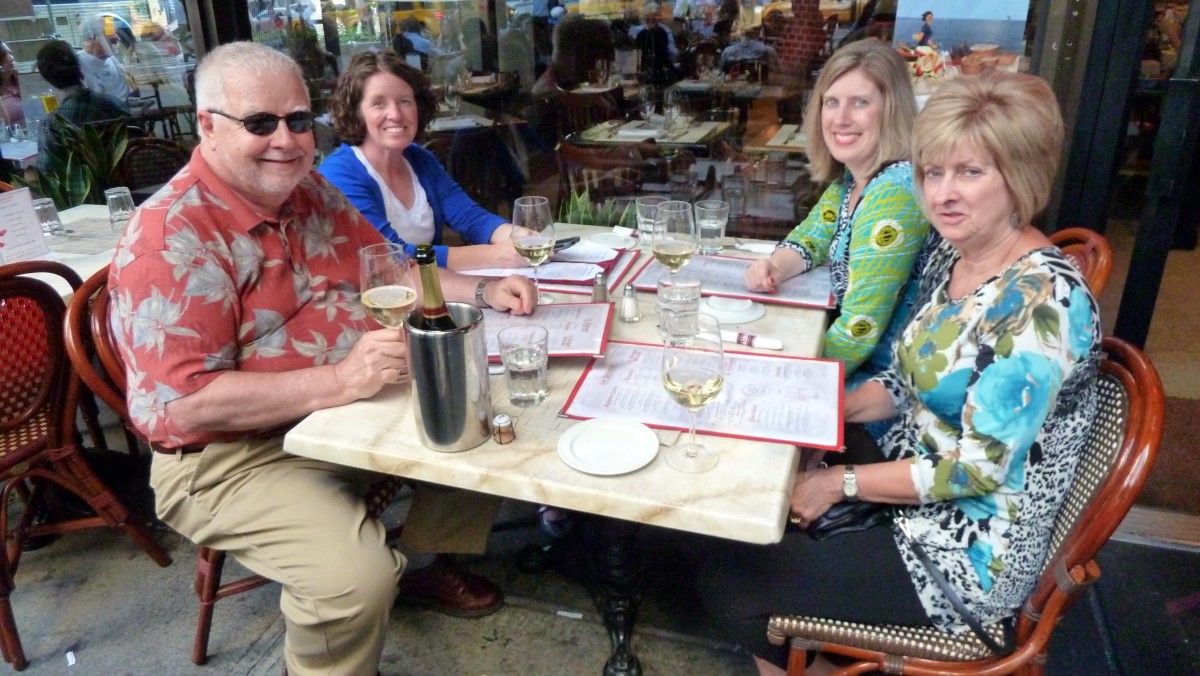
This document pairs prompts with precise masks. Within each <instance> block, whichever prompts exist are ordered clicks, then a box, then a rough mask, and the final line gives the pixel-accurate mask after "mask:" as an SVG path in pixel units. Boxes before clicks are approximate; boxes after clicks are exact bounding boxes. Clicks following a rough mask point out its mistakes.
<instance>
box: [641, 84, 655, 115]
mask: <svg viewBox="0 0 1200 676" xmlns="http://www.w3.org/2000/svg"><path fill="white" fill-rule="evenodd" d="M638 98H639V100H640V103H638V110H640V111H641V113H642V119H643V120H646V121H647V122H649V121H650V116H652V115H654V87H642V88H641V90H640V91H639V92H638Z"/></svg>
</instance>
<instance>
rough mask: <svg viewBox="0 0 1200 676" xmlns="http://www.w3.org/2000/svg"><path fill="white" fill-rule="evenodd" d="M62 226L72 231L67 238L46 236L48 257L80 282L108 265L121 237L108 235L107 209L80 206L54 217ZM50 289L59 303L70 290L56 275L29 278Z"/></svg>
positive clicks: (87, 205)
mask: <svg viewBox="0 0 1200 676" xmlns="http://www.w3.org/2000/svg"><path fill="white" fill-rule="evenodd" d="M58 217H59V219H60V220H61V221H62V222H63V226H64V227H66V228H67V229H68V230H72V231H73V232H71V233H70V234H68V235H47V236H46V244H47V245H48V246H49V247H50V257H51V259H52V260H56V261H58V262H59V263H62V264H64V265H66V266H67V267H69V268H71V269H72V270H74V271H75V272H76V273H78V274H79V276H80V277H81V278H83V279H85V280H86V279H87V278H88V277H91V276H92V274H94V273H95V272H96V271H97V270H100V269H101V268H103V267H104V266H106V265H108V264H109V263H111V262H112V259H113V253H114V248H115V247H116V245H117V240H118V239H120V237H121V234H120V233H118V232H113V231H112V226H110V225H109V222H108V207H106V206H104V205H103V204H81V205H79V206H77V207H71V208H70V209H64V210H62V211H60V212H59V213H58ZM33 276H34V277H38V278H40V279H42V280H43V281H45V282H48V283H49V284H50V285H51V286H53V287H54V289H55V290H56V291H58V292H59V294H61V295H62V297H63V300H67V299H69V298H70V297H71V294H72V293H73V292H74V290H73V289H72V288H71V287H70V285H68V284H67V283H66V282H65V281H63V280H62V278H60V277H58V276H57V275H33Z"/></svg>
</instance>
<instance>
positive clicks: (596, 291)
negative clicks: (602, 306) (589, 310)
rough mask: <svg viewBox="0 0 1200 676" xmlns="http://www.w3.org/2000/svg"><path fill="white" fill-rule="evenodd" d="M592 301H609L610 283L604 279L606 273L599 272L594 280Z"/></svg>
mask: <svg viewBox="0 0 1200 676" xmlns="http://www.w3.org/2000/svg"><path fill="white" fill-rule="evenodd" d="M592 302H593V303H607V302H608V284H607V282H605V281H604V273H603V272H597V273H596V279H595V281H593V282H592Z"/></svg>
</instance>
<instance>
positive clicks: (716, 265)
mask: <svg viewBox="0 0 1200 676" xmlns="http://www.w3.org/2000/svg"><path fill="white" fill-rule="evenodd" d="M753 262H754V261H753V260H749V259H746V258H731V257H729V256H692V259H691V260H690V261H688V264H687V267H685V268H684V269H683V272H682V273H681V274H686V275H688V276H691V277H697V278H699V279H701V280H702V281H703V282H704V283H703V287H702V289H701V293H703V294H704V295H706V296H724V297H726V298H751V299H753V300H757V301H762V302H764V303H775V304H777V305H799V306H802V307H815V308H831V307H834V301H833V283H832V282H831V281H830V279H829V267H828V266H824V265H822V266H820V267H817V268H814V269H812V270H809V271H808V272H806V273H804V274H802V275H796V276H795V277H792V278H791V279H789V280H787V281H785V282H784V283H782V284H780V285H779V288H778V289H777V290H776V292H775V293H756V292H754V291H747V290H746V282H745V281H744V280H745V273H746V268H748V267H750V264H751V263H753ZM666 274H670V273H669V272H668V271H667V268H666V267H665V266H664V265H663V264H662V263H659V262H658V261H656V260H654V259H650V260H649V261H647V263H646V265H644V266H643V267H642V269H641V270H639V271H638V273H637V277H636V278H635V279H634V280H633V286H634V288H636V289H637V290H639V291H656V290H657V289H658V280H659V278H660V277H662V276H663V275H666Z"/></svg>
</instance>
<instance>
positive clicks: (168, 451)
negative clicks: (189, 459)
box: [150, 441, 208, 455]
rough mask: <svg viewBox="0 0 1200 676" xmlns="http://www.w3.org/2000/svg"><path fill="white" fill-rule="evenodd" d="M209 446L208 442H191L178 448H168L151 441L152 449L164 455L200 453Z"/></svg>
mask: <svg viewBox="0 0 1200 676" xmlns="http://www.w3.org/2000/svg"><path fill="white" fill-rule="evenodd" d="M207 446H208V444H190V445H187V446H180V447H178V448H167V447H166V446H163V445H161V444H159V443H157V442H154V441H151V442H150V450H152V451H154V452H155V453H162V454H163V455H176V454H178V453H182V454H184V455H187V454H188V453H199V452H200V451H203V450H204V449H205V448H206V447H207Z"/></svg>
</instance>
